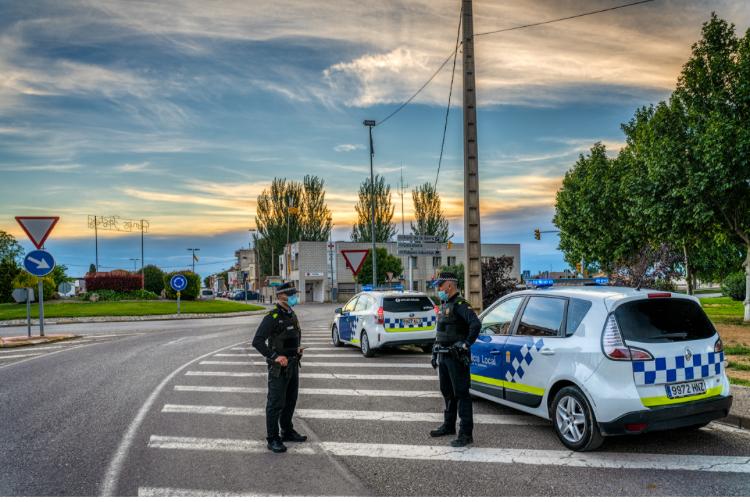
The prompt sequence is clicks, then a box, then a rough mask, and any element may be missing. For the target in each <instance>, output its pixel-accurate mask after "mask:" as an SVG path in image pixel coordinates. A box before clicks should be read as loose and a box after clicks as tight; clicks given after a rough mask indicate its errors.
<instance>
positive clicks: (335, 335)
mask: <svg viewBox="0 0 750 502" xmlns="http://www.w3.org/2000/svg"><path fill="white" fill-rule="evenodd" d="M331 343H332V344H333V346H334V347H343V346H344V344H343V343H341V340H340V339H339V329H338V328H337V327H336V326H335V325H334V326H333V329H332V330H331Z"/></svg>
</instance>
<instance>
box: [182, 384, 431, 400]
mask: <svg viewBox="0 0 750 502" xmlns="http://www.w3.org/2000/svg"><path fill="white" fill-rule="evenodd" d="M174 390H176V391H178V392H219V393H230V394H234V393H237V394H266V393H267V392H268V388H266V387H218V386H210V385H175V386H174ZM299 393H300V395H306V396H352V397H425V398H440V399H442V398H443V396H442V394H440V392H437V391H429V390H395V389H393V390H388V389H385V390H384V389H317V388H311V389H308V388H301V389H299Z"/></svg>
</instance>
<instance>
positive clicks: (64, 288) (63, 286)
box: [57, 282, 73, 295]
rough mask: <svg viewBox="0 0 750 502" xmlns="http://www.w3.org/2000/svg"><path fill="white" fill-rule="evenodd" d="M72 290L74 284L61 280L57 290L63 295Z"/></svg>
mask: <svg viewBox="0 0 750 502" xmlns="http://www.w3.org/2000/svg"><path fill="white" fill-rule="evenodd" d="M71 291H73V286H71V284H70V283H69V282H61V283H60V285H59V286H58V287H57V292H58V293H60V294H61V295H67V294H68V293H70V292H71Z"/></svg>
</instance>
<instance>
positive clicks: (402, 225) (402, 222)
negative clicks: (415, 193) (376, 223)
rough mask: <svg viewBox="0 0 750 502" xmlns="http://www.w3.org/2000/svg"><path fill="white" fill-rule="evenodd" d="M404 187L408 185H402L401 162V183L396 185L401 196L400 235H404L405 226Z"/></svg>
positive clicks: (402, 170)
mask: <svg viewBox="0 0 750 502" xmlns="http://www.w3.org/2000/svg"><path fill="white" fill-rule="evenodd" d="M404 188H408V185H404V163H403V162H402V163H401V184H400V185H399V187H398V193H399V195H400V196H401V235H406V227H405V225H404Z"/></svg>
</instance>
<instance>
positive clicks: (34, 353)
mask: <svg viewBox="0 0 750 502" xmlns="http://www.w3.org/2000/svg"><path fill="white" fill-rule="evenodd" d="M42 354H46V352H30V353H28V354H16V355H13V356H0V359H18V358H19V357H31V356H39V355H42Z"/></svg>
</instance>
